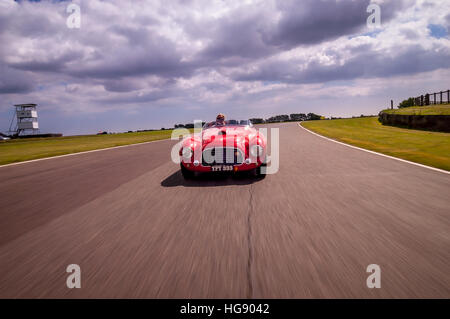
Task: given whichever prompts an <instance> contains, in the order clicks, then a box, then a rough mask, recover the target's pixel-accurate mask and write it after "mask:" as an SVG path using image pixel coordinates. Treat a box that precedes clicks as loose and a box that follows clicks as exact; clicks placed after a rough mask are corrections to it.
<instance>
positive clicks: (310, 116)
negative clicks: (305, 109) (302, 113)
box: [306, 113, 321, 121]
mask: <svg viewBox="0 0 450 319" xmlns="http://www.w3.org/2000/svg"><path fill="white" fill-rule="evenodd" d="M320 118H321V116H320V115H317V114H314V113H308V115H307V116H306V119H307V120H310V121H315V120H320Z"/></svg>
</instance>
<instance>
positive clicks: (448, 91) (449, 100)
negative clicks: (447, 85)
mask: <svg viewBox="0 0 450 319" xmlns="http://www.w3.org/2000/svg"><path fill="white" fill-rule="evenodd" d="M447 103H450V90H447Z"/></svg>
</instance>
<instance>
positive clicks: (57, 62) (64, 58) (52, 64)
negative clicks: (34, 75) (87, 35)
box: [8, 51, 83, 72]
mask: <svg viewBox="0 0 450 319" xmlns="http://www.w3.org/2000/svg"><path fill="white" fill-rule="evenodd" d="M51 54H52V53H51V52H49V53H48V55H47V56H45V57H43V59H42V60H41V59H39V60H38V59H34V60H33V59H32V58H33V57H30V60H29V61H22V62H16V63H9V64H8V65H9V66H10V67H12V68H15V69H19V70H25V71H34V72H58V71H64V69H65V67H66V64H68V63H70V62H72V61H79V60H80V59H81V58H82V57H83V54H82V53H81V52H77V51H69V52H66V53H64V54H62V55H60V56H56V57H52V56H51Z"/></svg>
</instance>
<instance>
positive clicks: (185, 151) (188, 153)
mask: <svg viewBox="0 0 450 319" xmlns="http://www.w3.org/2000/svg"><path fill="white" fill-rule="evenodd" d="M181 156H183V157H184V158H191V157H192V149H191V148H190V147H183V150H182V152H181Z"/></svg>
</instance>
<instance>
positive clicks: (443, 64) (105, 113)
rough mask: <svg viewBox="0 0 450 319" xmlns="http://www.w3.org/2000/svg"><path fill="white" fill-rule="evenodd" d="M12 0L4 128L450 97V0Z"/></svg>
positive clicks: (72, 129) (1, 19) (371, 106)
mask: <svg viewBox="0 0 450 319" xmlns="http://www.w3.org/2000/svg"><path fill="white" fill-rule="evenodd" d="M372 2H373V3H377V4H379V5H380V8H381V26H380V27H378V28H369V27H368V26H367V23H366V20H367V18H368V16H369V15H370V13H368V12H367V7H368V5H369V4H370V3H371V1H369V0H296V1H294V0H279V1H275V0H261V1H259V0H253V1H246V0H204V1H203V0H184V1H182V0H178V1H175V0H170V1H169V0H161V1H159V0H148V1H140V0H135V1H121V0H104V1H101V0H78V1H73V3H77V4H79V6H80V8H81V26H80V28H79V29H77V28H72V29H71V28H68V27H67V24H66V22H67V18H68V17H69V15H70V14H69V13H67V7H68V5H69V4H70V3H71V1H14V0H0V43H1V45H0V131H6V130H7V129H8V127H9V123H10V121H11V118H12V116H13V111H12V106H13V105H14V104H17V103H37V104H38V107H39V109H38V112H39V117H40V119H39V122H40V127H41V131H42V132H62V133H64V134H66V135H68V134H84V133H95V132H97V131H99V130H107V131H126V130H136V129H147V128H160V127H172V126H173V124H175V123H187V122H191V121H193V120H194V119H202V120H208V119H211V118H213V117H214V116H215V115H216V114H217V113H218V112H223V113H225V114H226V115H227V116H228V117H235V118H247V117H269V116H271V115H275V114H289V113H294V112H296V113H299V112H302V113H304V112H314V113H318V114H322V115H325V116H351V115H360V114H377V113H378V111H379V110H380V109H381V108H383V107H386V106H388V104H389V101H390V99H394V101H395V103H398V102H399V101H400V100H402V99H404V98H407V97H409V96H416V95H420V94H422V93H426V92H435V91H440V90H447V89H449V88H450V72H449V69H450V39H449V33H450V5H449V1H448V0H423V1H421V0H417V1H413V0H403V1H401V0H390V1H389V0H384V1H381V0H378V1H372Z"/></svg>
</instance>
